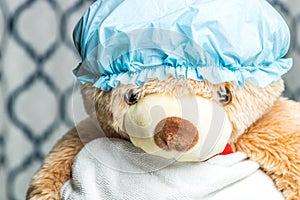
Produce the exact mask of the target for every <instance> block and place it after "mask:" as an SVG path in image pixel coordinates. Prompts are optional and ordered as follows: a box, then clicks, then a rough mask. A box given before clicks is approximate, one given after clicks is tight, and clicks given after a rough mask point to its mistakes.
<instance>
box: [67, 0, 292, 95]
mask: <svg viewBox="0 0 300 200" xmlns="http://www.w3.org/2000/svg"><path fill="white" fill-rule="evenodd" d="M73 37H74V43H75V46H76V48H77V49H78V51H79V53H80V55H81V57H82V62H81V63H80V64H79V66H78V67H77V68H76V69H74V74H75V75H76V76H77V77H78V79H79V80H80V81H81V82H82V83H86V82H91V83H93V85H94V86H95V87H97V88H100V89H101V90H105V91H108V90H110V89H111V88H115V87H117V85H118V84H119V83H124V84H134V85H138V86H139V85H142V84H143V83H144V82H145V81H146V80H147V79H148V78H159V79H164V78H166V76H167V75H168V74H171V75H173V76H175V77H177V78H179V77H181V76H183V77H184V78H186V79H194V80H208V81H209V82H211V83H214V84H219V83H222V82H227V81H234V82H235V83H236V84H237V85H238V86H239V87H243V86H244V84H245V81H246V80H247V81H249V82H251V83H253V84H255V85H258V86H260V87H265V86H267V85H268V84H270V83H271V82H273V81H275V80H278V79H279V78H280V76H281V75H283V74H284V73H286V72H287V71H288V70H289V69H290V68H291V67H292V59H290V58H284V56H285V54H286V53H287V51H288V48H289V43H290V33H289V29H288V26H287V25H286V23H285V22H284V20H283V19H282V17H281V16H280V15H279V14H278V13H277V11H276V10H275V9H274V8H273V7H272V6H271V5H270V4H269V3H268V2H267V1H265V0H226V1H224V0H112V1H109V0H98V1H95V2H94V3H93V4H92V5H91V6H90V7H89V8H88V10H87V11H86V12H85V14H84V16H83V17H82V18H81V19H80V21H79V22H78V24H77V25H76V27H75V30H74V33H73Z"/></svg>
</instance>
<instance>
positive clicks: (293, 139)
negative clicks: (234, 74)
mask: <svg viewBox="0 0 300 200" xmlns="http://www.w3.org/2000/svg"><path fill="white" fill-rule="evenodd" d="M220 87H221V88H223V89H224V87H226V88H228V89H229V90H230V91H231V92H232V100H231V103H230V104H228V105H226V106H224V108H225V110H226V112H227V114H228V117H229V119H230V121H231V124H232V126H233V132H232V137H231V140H230V142H231V144H232V145H233V147H235V149H236V150H238V151H242V152H245V153H246V154H247V155H249V157H250V158H251V159H253V160H255V161H257V162H258V163H259V164H260V165H261V167H262V169H263V170H265V171H266V173H267V174H269V175H270V177H271V178H272V179H273V181H274V183H275V185H276V186H277V188H278V189H279V190H281V191H282V192H283V194H284V196H285V197H286V199H299V198H300V193H299V188H300V181H299V177H300V169H299V167H300V163H299V162H300V152H299V149H300V121H299V119H300V118H299V116H300V108H299V104H298V103H295V102H292V101H288V100H285V99H281V98H279V97H280V95H281V93H282V91H283V81H282V80H278V81H276V82H274V83H272V84H270V85H269V86H267V87H265V88H259V87H256V86H254V85H251V84H249V83H247V84H246V85H245V87H244V88H243V89H238V88H236V87H235V85H234V84H233V83H224V84H220V85H212V84H210V83H208V82H206V81H194V80H184V79H180V80H177V79H175V78H173V77H168V78H167V79H166V80H163V81H159V80H157V79H150V80H148V81H147V82H146V83H145V84H144V85H143V86H141V87H137V86H132V85H119V86H118V87H117V88H115V89H112V90H111V91H110V92H103V91H100V90H99V89H97V88H93V87H92V86H91V84H86V85H85V86H83V88H82V95H83V98H84V104H85V108H86V110H87V112H88V114H89V115H90V116H91V118H94V119H95V121H97V122H98V123H99V125H100V127H101V128H102V129H103V130H104V132H105V133H106V135H107V136H109V137H121V138H125V139H127V138H128V136H127V134H126V132H125V131H124V127H123V119H124V115H125V114H126V112H127V110H128V108H129V106H128V105H127V104H126V102H125V100H124V95H125V94H126V92H127V91H128V90H129V89H131V88H135V89H136V90H137V91H139V98H143V97H145V96H147V95H149V94H153V93H160V94H172V95H186V94H194V95H200V96H202V97H205V98H208V99H211V100H212V101H215V102H217V103H219V100H218V96H217V95H216V94H217V91H218V90H219V88H220ZM80 132H82V131H80ZM87 132H88V131H87ZM243 133H244V134H243ZM80 134H85V133H80ZM93 138H94V137H88V138H87V139H86V140H85V142H88V141H89V139H93ZM82 147H83V144H82V142H81V140H80V138H79V137H78V135H77V134H76V131H75V129H73V130H71V131H70V132H69V133H68V134H67V135H66V136H65V137H64V138H63V139H62V140H60V141H59V142H58V144H57V145H56V146H55V147H54V149H53V150H52V152H51V153H50V154H49V156H48V157H47V158H46V160H45V162H44V164H43V165H42V167H41V169H40V170H39V171H38V173H37V174H36V175H35V176H34V178H33V179H32V182H31V185H30V189H29V190H28V196H27V199H59V191H60V188H61V187H62V185H63V183H64V182H65V181H66V180H68V179H69V178H70V177H71V165H72V162H73V159H74V157H75V156H76V155H77V153H78V152H79V151H80V149H81V148H82Z"/></svg>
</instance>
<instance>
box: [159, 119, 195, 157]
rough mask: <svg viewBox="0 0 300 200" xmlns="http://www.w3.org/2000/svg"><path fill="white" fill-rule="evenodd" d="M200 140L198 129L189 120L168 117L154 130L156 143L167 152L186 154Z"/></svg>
mask: <svg viewBox="0 0 300 200" xmlns="http://www.w3.org/2000/svg"><path fill="white" fill-rule="evenodd" d="M198 140H199V134H198V130H197V128H196V127H195V126H194V125H193V123H191V122H190V121H188V120H185V119H182V118H179V117H167V118H165V119H163V120H161V121H160V122H159V123H158V124H157V126H156V127H155V130H154V141H155V143H156V145H157V146H159V147H160V148H162V149H164V150H166V151H174V150H175V151H177V152H186V151H188V150H190V149H191V148H192V147H194V146H195V145H196V144H197V142H198Z"/></svg>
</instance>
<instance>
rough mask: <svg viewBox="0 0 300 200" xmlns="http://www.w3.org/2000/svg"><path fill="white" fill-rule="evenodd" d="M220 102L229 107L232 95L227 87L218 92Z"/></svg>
mask: <svg viewBox="0 0 300 200" xmlns="http://www.w3.org/2000/svg"><path fill="white" fill-rule="evenodd" d="M218 96H219V101H220V103H221V104H223V105H228V104H229V103H230V102H231V100H232V95H231V92H230V90H229V89H228V88H227V87H220V88H219V90H218Z"/></svg>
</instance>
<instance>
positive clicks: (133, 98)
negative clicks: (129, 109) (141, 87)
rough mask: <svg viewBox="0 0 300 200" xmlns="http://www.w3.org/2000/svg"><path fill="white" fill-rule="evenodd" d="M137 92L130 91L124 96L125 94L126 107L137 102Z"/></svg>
mask: <svg viewBox="0 0 300 200" xmlns="http://www.w3.org/2000/svg"><path fill="white" fill-rule="evenodd" d="M138 98H139V95H138V92H137V91H136V90H135V89H130V90H129V91H128V92H127V93H126V94H125V101H126V103H127V104H128V105H130V106H131V105H134V104H136V103H137V102H138Z"/></svg>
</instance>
